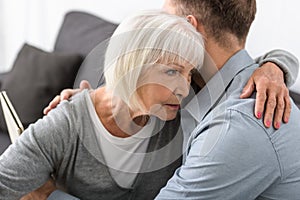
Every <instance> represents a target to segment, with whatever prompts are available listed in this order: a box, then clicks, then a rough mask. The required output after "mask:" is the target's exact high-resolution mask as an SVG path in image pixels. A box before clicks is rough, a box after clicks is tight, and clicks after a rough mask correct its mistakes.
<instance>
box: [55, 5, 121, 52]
mask: <svg viewBox="0 0 300 200" xmlns="http://www.w3.org/2000/svg"><path fill="white" fill-rule="evenodd" d="M117 26H118V25H117V24H114V23H112V22H109V21H106V20H104V19H101V18H100V17H97V16H94V15H91V14H89V13H85V12H81V11H70V12H68V13H67V14H66V15H65V17H64V21H63V23H62V26H61V28H60V31H59V33H58V36H57V39H56V42H55V46H54V51H56V52H68V53H79V54H80V55H82V56H83V57H85V56H86V55H87V54H88V53H89V52H90V51H91V50H92V49H93V48H94V47H95V46H96V45H97V44H98V43H100V42H102V41H103V40H105V39H107V38H109V37H110V36H111V35H112V33H113V32H114V30H115V29H116V28H117Z"/></svg>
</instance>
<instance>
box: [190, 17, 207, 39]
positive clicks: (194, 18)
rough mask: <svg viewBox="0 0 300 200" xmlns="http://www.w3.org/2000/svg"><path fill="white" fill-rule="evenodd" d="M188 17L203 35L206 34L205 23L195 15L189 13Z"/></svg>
mask: <svg viewBox="0 0 300 200" xmlns="http://www.w3.org/2000/svg"><path fill="white" fill-rule="evenodd" d="M186 19H187V21H188V22H189V23H190V24H192V25H193V26H194V27H195V28H196V30H197V31H198V32H200V33H201V34H202V35H203V36H206V33H205V29H204V26H203V24H202V23H201V22H199V21H198V20H197V19H196V17H195V16H194V15H188V16H186Z"/></svg>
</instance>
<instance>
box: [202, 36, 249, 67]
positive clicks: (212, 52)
mask: <svg viewBox="0 0 300 200" xmlns="http://www.w3.org/2000/svg"><path fill="white" fill-rule="evenodd" d="M243 48H244V47H243V46H240V45H238V44H234V43H231V45H230V46H228V47H221V46H220V45H219V44H218V43H216V42H214V41H211V40H208V41H207V43H206V51H207V53H208V55H209V56H210V57H211V59H212V60H213V61H214V63H215V65H216V67H217V69H218V70H220V69H221V68H222V67H223V65H224V64H225V63H226V62H227V61H228V60H229V59H230V58H231V57H232V56H233V55H234V54H235V53H236V52H238V51H239V50H241V49H243Z"/></svg>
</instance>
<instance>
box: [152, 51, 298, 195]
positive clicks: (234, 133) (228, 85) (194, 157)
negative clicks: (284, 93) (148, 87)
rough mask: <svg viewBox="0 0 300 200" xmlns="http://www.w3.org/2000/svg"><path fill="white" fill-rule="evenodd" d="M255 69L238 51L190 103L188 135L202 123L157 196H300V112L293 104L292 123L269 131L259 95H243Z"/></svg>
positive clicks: (185, 123) (186, 113)
mask: <svg viewBox="0 0 300 200" xmlns="http://www.w3.org/2000/svg"><path fill="white" fill-rule="evenodd" d="M256 67H257V65H256V64H254V61H253V60H252V58H251V57H250V56H249V55H248V53H247V52H246V51H245V50H241V51H239V52H237V53H236V54H235V55H234V56H232V57H231V58H230V60H228V61H227V62H226V64H225V65H224V66H223V67H222V68H221V70H220V71H219V72H218V73H217V74H216V75H214V76H213V77H212V78H211V79H210V81H209V82H208V83H207V84H206V86H205V87H204V88H203V89H202V90H201V91H200V92H199V93H198V94H197V95H196V96H195V98H194V99H192V101H191V102H190V103H189V104H188V105H187V106H186V107H185V110H183V113H182V116H183V118H182V127H183V130H184V131H186V133H185V136H189V131H190V129H192V128H194V126H193V124H194V125H197V127H196V128H195V129H194V131H193V132H192V134H191V135H190V137H189V139H187V140H186V141H187V145H186V147H187V148H186V152H185V160H184V163H183V165H182V166H181V167H180V168H179V169H177V170H176V172H175V174H174V176H173V177H172V178H171V179H170V180H169V182H168V184H167V185H166V187H165V188H163V189H162V190H161V191H160V193H159V195H158V196H157V199H206V200H207V199H222V200H224V199H239V200H240V199H243V200H245V199H300V123H299V119H300V111H299V109H297V108H296V106H295V105H294V104H293V103H292V112H291V116H290V120H289V123H288V124H283V125H282V126H281V128H280V129H279V130H275V129H273V128H269V129H266V128H265V126H264V125H263V121H262V120H257V119H256V118H255V116H254V114H253V108H254V103H255V99H254V98H249V99H240V98H239V96H240V93H241V91H242V88H243V86H244V85H245V84H246V82H247V81H248V79H249V77H250V75H251V74H252V73H253V71H254V70H255V69H256ZM191 117H192V118H193V120H191ZM185 119H188V120H185ZM200 122H201V123H200Z"/></svg>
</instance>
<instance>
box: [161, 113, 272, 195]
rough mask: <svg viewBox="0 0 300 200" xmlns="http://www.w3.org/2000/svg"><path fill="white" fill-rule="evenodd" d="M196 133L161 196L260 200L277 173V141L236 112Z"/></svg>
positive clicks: (214, 121) (213, 121) (216, 120)
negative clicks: (273, 142) (183, 158)
mask: <svg viewBox="0 0 300 200" xmlns="http://www.w3.org/2000/svg"><path fill="white" fill-rule="evenodd" d="M241 124H243V126H241ZM208 127H209V128H208ZM239 127H242V128H239ZM196 133H197V134H196V135H195V136H193V139H192V142H191V143H190V148H189V150H188V153H187V157H186V161H185V162H184V164H183V165H182V166H181V167H180V168H178V169H177V170H176V171H175V174H174V175H173V177H172V178H171V179H170V180H169V182H168V183H167V185H166V186H165V187H164V188H163V189H162V190H161V191H160V193H159V194H158V196H157V197H156V199H197V200H201V199H205V200H208V199H213V200H218V199H220V200H221V199H222V200H226V199H228V200H229V199H244V200H245V199H255V198H256V197H257V196H258V195H259V194H261V193H262V192H263V191H264V190H265V189H266V187H267V186H268V185H269V184H271V182H272V181H274V180H275V179H276V178H278V174H277V172H278V169H277V166H278V163H277V162H276V156H275V155H274V152H273V150H272V149H273V148H272V145H271V143H270V141H269V139H268V137H267V135H266V134H265V133H264V132H263V131H262V130H261V129H260V127H259V126H258V125H257V124H256V123H255V122H254V121H253V120H249V119H248V118H245V116H242V115H241V114H239V113H238V112H234V114H233V115H232V114H231V115H230V119H226V117H224V118H220V119H215V120H212V122H211V123H209V124H207V125H206V126H203V127H202V128H201V129H200V130H198V131H196ZM258 138H259V139H258Z"/></svg>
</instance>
